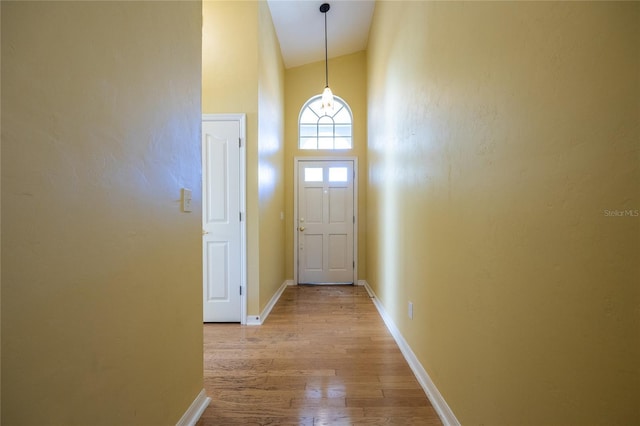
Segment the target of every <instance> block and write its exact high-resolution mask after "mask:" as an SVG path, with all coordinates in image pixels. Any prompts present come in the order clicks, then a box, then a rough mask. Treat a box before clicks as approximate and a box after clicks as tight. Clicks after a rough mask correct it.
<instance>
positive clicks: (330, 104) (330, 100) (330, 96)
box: [320, 3, 333, 114]
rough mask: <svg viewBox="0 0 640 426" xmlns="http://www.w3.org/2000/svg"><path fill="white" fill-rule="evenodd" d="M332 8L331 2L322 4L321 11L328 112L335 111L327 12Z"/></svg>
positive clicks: (324, 99) (324, 100) (324, 103)
mask: <svg viewBox="0 0 640 426" xmlns="http://www.w3.org/2000/svg"><path fill="white" fill-rule="evenodd" d="M329 9H331V6H330V5H329V3H323V4H322V5H321V6H320V12H322V13H323V14H324V81H325V87H324V91H323V92H322V111H324V112H325V114H326V113H328V112H331V111H333V93H332V92H331V89H329V56H328V48H327V12H328V11H329Z"/></svg>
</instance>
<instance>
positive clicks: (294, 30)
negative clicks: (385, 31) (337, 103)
mask: <svg viewBox="0 0 640 426" xmlns="http://www.w3.org/2000/svg"><path fill="white" fill-rule="evenodd" d="M267 1H268V3H269V9H270V10H271V16H272V18H273V24H274V26H275V28H276V34H277V35H278V40H279V42H280V49H281V51H282V57H283V59H284V65H285V67H286V68H292V67H297V66H299V65H304V64H308V63H311V62H316V61H320V60H324V16H323V14H322V12H320V5H321V4H322V3H329V4H330V5H331V9H330V10H329V12H327V40H328V45H329V49H328V50H329V57H330V58H333V57H336V56H342V55H347V54H349V53H355V52H359V51H361V50H364V49H366V47H367V39H368V37H369V27H370V26H371V19H372V17H373V8H374V5H375V1H373V0H332V1H331V0H330V1H322V0H320V1H316V0H267Z"/></svg>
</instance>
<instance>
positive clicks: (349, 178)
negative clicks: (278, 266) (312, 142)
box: [296, 160, 355, 284]
mask: <svg viewBox="0 0 640 426" xmlns="http://www.w3.org/2000/svg"><path fill="white" fill-rule="evenodd" d="M297 195H298V196H297V200H298V206H297V214H298V217H297V218H296V219H297V227H296V232H297V237H298V238H297V242H298V247H297V255H298V256H297V258H298V283H300V284H353V283H354V281H355V278H354V277H355V263H354V224H355V216H354V162H353V161H351V160H346V161H337V160H336V161H333V160H332V161H302V160H300V161H298V194H297Z"/></svg>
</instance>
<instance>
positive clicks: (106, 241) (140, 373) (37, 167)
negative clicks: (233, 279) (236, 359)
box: [1, 2, 203, 425]
mask: <svg viewBox="0 0 640 426" xmlns="http://www.w3.org/2000/svg"><path fill="white" fill-rule="evenodd" d="M200 61H201V5H200V3H199V2H153V3H149V2H118V3H115V2H102V3H97V2H38V3H36V2H2V89H3V90H2V219H3V222H2V244H1V245H2V294H3V298H2V348H3V354H2V355H3V360H2V387H3V392H2V398H3V401H2V407H3V412H2V422H3V423H4V424H7V425H9V424H10V425H35V424H42V425H47V424H57V425H74V424H78V425H80V424H87V423H90V424H94V425H100V424H103V425H116V424H117V425H151V424H154V425H159V424H175V423H176V422H177V421H178V420H179V418H180V417H181V416H182V415H183V413H184V412H185V411H186V409H187V408H188V407H189V405H190V404H191V403H192V402H193V400H194V398H195V397H196V395H197V394H198V392H199V391H200V390H201V389H202V386H203V384H202V325H201V324H202V307H201V306H202V284H201V282H202V278H201V276H202V264H201V233H200V228H201V215H200V213H199V208H200V199H199V196H198V194H199V193H200V187H201V184H200V173H199V169H200V99H199V97H200V92H201V64H200ZM182 187H187V188H191V189H192V190H193V194H194V212H193V213H181V211H180V204H179V198H180V188H182Z"/></svg>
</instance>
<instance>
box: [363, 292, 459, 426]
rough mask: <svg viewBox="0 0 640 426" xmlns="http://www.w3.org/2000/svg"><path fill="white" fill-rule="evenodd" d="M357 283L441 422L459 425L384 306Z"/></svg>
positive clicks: (454, 425) (374, 295)
mask: <svg viewBox="0 0 640 426" xmlns="http://www.w3.org/2000/svg"><path fill="white" fill-rule="evenodd" d="M358 285H364V288H365V289H366V290H367V293H369V296H370V297H371V299H372V300H373V304H374V305H375V307H376V308H377V309H378V312H379V313H380V316H381V317H382V319H383V320H384V323H385V324H386V325H387V328H388V329H389V332H390V333H391V335H392V336H393V338H394V339H395V341H396V343H397V344H398V347H399V348H400V351H401V352H402V355H404V358H405V359H406V360H407V363H408V364H409V367H410V368H411V371H413V374H414V375H415V376H416V379H417V380H418V382H419V383H420V386H422V389H424V392H425V393H426V394H427V397H428V398H429V401H431V405H433V408H434V409H435V410H436V412H437V413H438V416H439V417H440V420H441V421H442V424H443V425H444V426H460V422H459V421H458V419H456V416H455V415H454V414H453V411H451V408H449V405H448V404H447V402H446V401H445V400H444V398H443V397H442V395H441V394H440V391H438V388H436V385H435V384H434V383H433V381H432V380H431V378H430V377H429V374H427V371H426V370H425V369H424V367H423V366H422V364H420V361H418V358H417V357H416V355H415V354H414V353H413V351H412V350H411V347H410V346H409V344H408V343H407V341H406V340H405V339H404V337H402V334H401V333H400V330H398V327H396V325H395V323H394V322H393V320H392V319H391V317H390V316H389V314H388V313H387V311H385V309H384V306H382V303H380V300H379V299H378V297H377V296H376V294H375V293H374V291H373V290H372V289H371V287H369V283H367V282H366V281H364V282H363V284H360V281H358Z"/></svg>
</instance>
